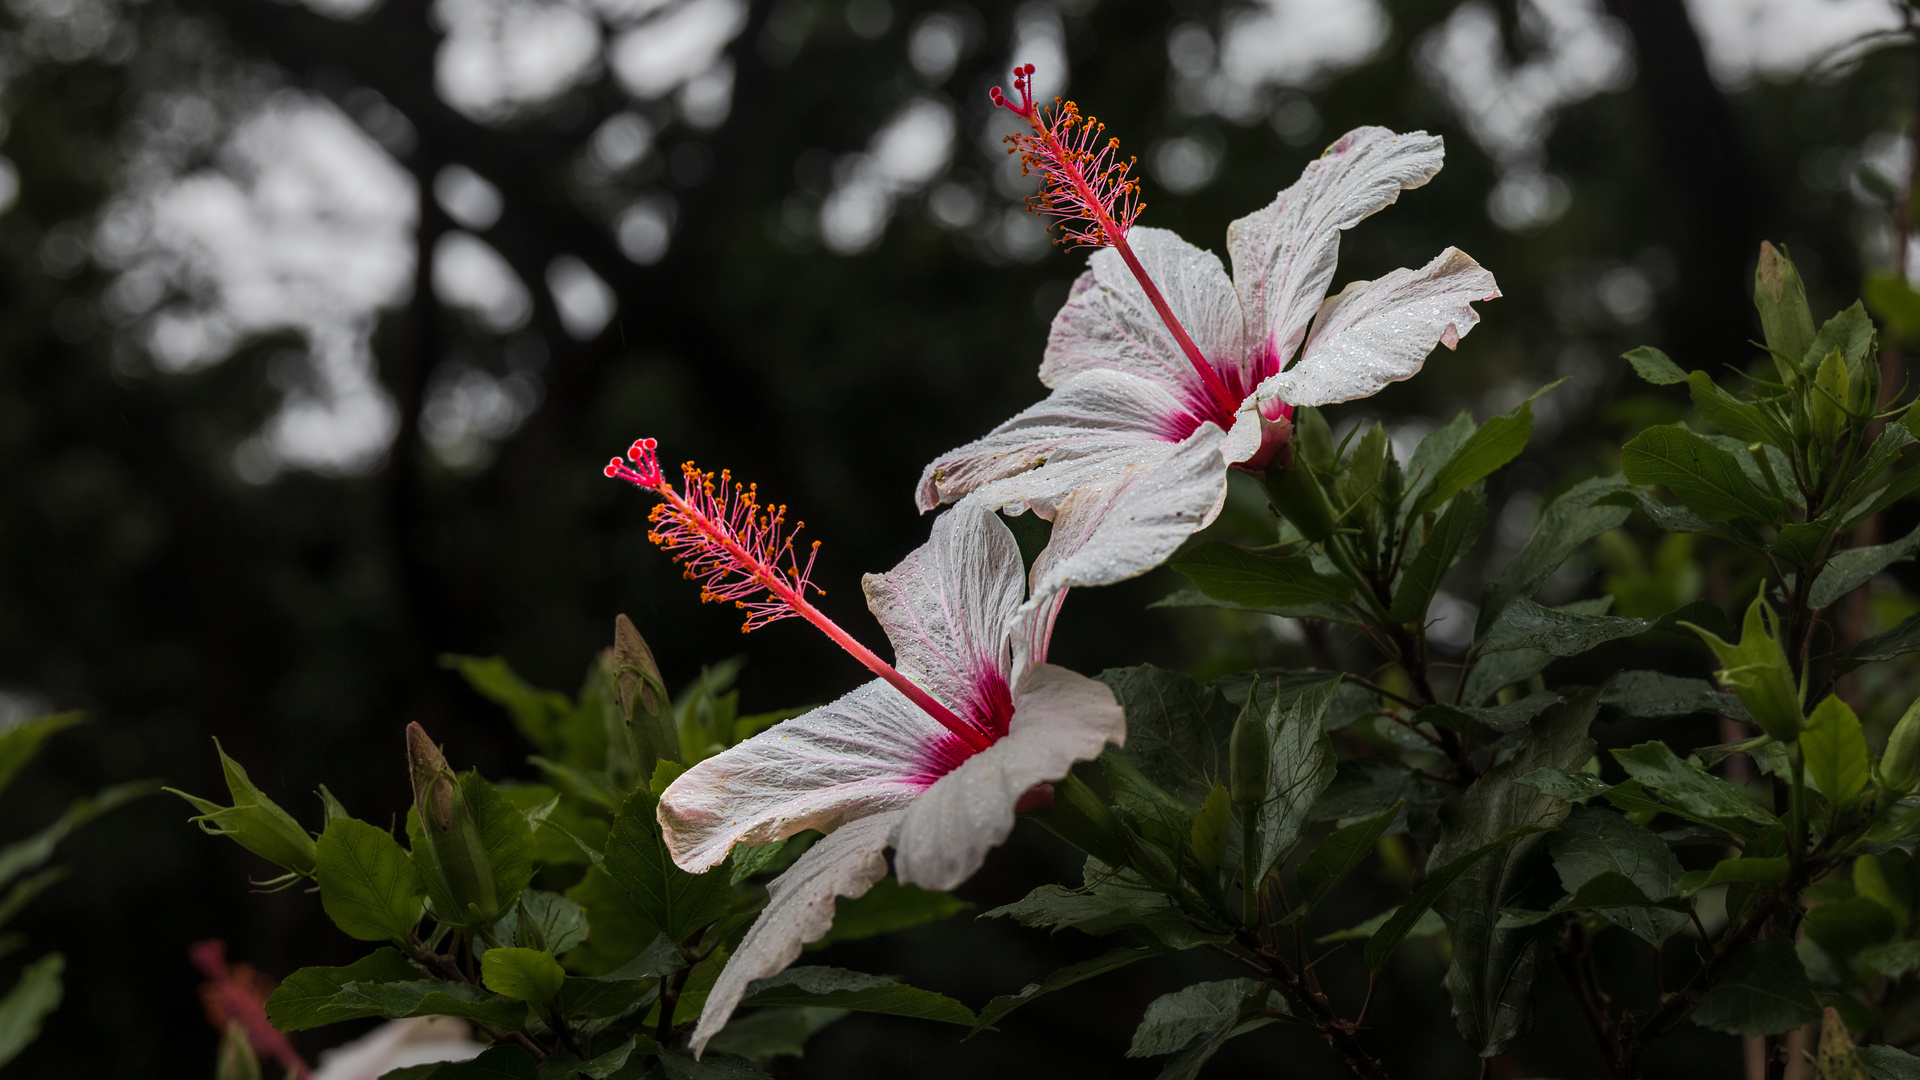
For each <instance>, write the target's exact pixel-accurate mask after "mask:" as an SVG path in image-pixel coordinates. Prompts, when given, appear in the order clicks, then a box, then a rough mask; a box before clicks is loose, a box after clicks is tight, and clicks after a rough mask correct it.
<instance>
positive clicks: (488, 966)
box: [480, 948, 567, 1005]
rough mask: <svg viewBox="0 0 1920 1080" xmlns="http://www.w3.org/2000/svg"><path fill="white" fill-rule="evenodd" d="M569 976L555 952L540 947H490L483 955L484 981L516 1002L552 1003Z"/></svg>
mask: <svg viewBox="0 0 1920 1080" xmlns="http://www.w3.org/2000/svg"><path fill="white" fill-rule="evenodd" d="M566 978H567V973H566V972H565V971H563V970H561V967H560V962H559V961H558V960H555V959H554V958H553V954H552V953H548V952H543V951H541V950H539V949H521V948H500V949H488V950H487V953H486V955H485V956H482V957H481V958H480V981H481V982H482V983H484V984H485V985H486V988H487V989H489V990H491V991H493V992H494V993H496V994H499V995H500V996H501V997H508V998H512V999H513V1000H515V1001H529V1002H532V1003H534V1004H536V1005H545V1004H549V1003H551V1002H552V1001H553V1000H554V999H556V998H558V997H559V996H560V986H561V984H562V983H563V982H565V981H566Z"/></svg>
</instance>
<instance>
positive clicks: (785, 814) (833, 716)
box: [659, 679, 953, 874]
mask: <svg viewBox="0 0 1920 1080" xmlns="http://www.w3.org/2000/svg"><path fill="white" fill-rule="evenodd" d="M952 739H953V736H952V735H951V734H950V733H948V731H947V730H946V729H945V728H943V727H941V726H940V725H939V724H938V723H936V722H935V721H934V720H933V719H932V718H931V717H929V716H927V714H926V713H924V712H921V711H920V708H919V706H917V705H915V704H913V703H912V702H910V701H908V700H907V699H906V697H905V696H903V695H902V694H901V693H900V692H899V691H898V690H895V689H894V688H893V687H891V686H888V685H887V684H886V683H884V682H882V681H880V680H878V679H875V680H874V681H873V682H870V683H867V684H866V685H865V686H862V687H860V688H859V689H857V690H855V691H853V692H852V693H850V694H847V695H846V696H844V697H842V698H840V700H838V701H835V702H834V703H833V704H831V705H823V706H821V707H820V708H818V709H814V710H812V711H811V712H808V713H806V714H804V715H802V716H797V717H795V718H793V719H791V720H785V721H782V722H781V723H779V724H776V725H774V726H773V727H770V728H768V729H767V730H765V731H763V732H761V733H760V734H758V735H755V736H754V737H753V738H751V739H748V740H747V741H746V742H743V743H740V744H739V745H737V746H734V747H732V748H731V749H729V750H726V751H725V752H723V753H720V754H716V755H714V756H713V757H710V758H708V759H707V760H705V761H702V762H701V763H699V764H698V765H695V766H694V767H693V768H691V769H688V770H687V771H686V772H685V773H682V774H681V776H680V778H679V779H678V780H675V781H674V782H673V783H672V785H670V786H669V787H668V788H667V790H666V792H665V793H664V794H663V795H661V797H660V812H659V813H660V826H661V828H662V829H663V830H664V831H665V833H666V840H667V850H668V851H669V852H670V853H672V855H673V861H674V862H675V863H676V864H678V865H679V867H680V868H681V869H683V870H686V871H687V872H689V873H694V874H698V873H704V872H705V871H707V870H710V869H712V868H713V867H715V866H718V865H719V864H720V862H721V860H723V859H725V858H726V857H727V852H728V851H730V850H732V848H733V846H734V845H735V844H739V843H748V844H771V843H773V842H774V841H776V840H784V839H786V838H787V837H789V836H792V835H793V834H794V833H797V832H800V831H801V830H803V829H820V830H822V831H823V832H831V831H833V830H834V829H837V828H839V827H840V826H842V825H844V824H846V823H847V822H850V821H855V820H858V819H860V818H864V817H868V816H871V815H873V814H878V813H882V812H885V811H887V810H894V809H898V808H900V807H902V806H905V805H906V804H907V803H909V802H911V801H913V799H914V797H915V796H916V795H918V794H919V793H920V792H921V791H922V790H923V789H924V788H926V786H927V785H928V784H929V783H931V782H932V781H933V778H934V777H936V776H939V775H940V774H941V773H942V772H944V771H945V765H944V764H942V763H941V761H940V757H941V750H942V748H943V747H945V746H947V745H948V743H949V741H950V740H952Z"/></svg>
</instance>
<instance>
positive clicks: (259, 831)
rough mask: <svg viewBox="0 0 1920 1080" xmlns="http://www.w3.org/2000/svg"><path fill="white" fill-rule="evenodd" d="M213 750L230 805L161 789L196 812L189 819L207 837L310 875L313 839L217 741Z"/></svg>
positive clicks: (299, 872)
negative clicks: (224, 839)
mask: <svg viewBox="0 0 1920 1080" xmlns="http://www.w3.org/2000/svg"><path fill="white" fill-rule="evenodd" d="M213 749H214V752H215V753H217V754H219V755H220V768H221V770H222V771H223V772H224V773H225V775H226V778H227V791H228V793H229V795H230V796H231V797H232V799H233V805H232V806H221V805H219V804H218V803H213V802H209V801H207V800H206V799H201V798H197V797H195V796H192V795H189V794H187V793H186V792H184V791H178V790H176V789H174V788H165V789H163V790H166V791H170V792H172V793H173V794H175V795H178V796H180V797H181V798H182V799H185V800H187V802H189V803H191V804H192V805H193V808H194V809H196V810H198V811H200V816H198V817H195V818H191V819H190V820H191V821H192V822H193V823H194V824H195V825H198V826H200V831H202V832H204V833H206V834H207V835H208V836H228V837H232V838H233V841H234V842H235V843H237V844H239V845H240V846H241V847H243V848H246V849H247V850H248V851H251V852H253V853H254V854H255V855H258V856H260V857H261V858H263V859H265V860H267V861H268V862H270V863H274V864H276V865H279V866H283V867H285V868H287V869H288V870H291V871H293V872H294V873H296V874H311V873H313V860H314V847H313V837H312V836H310V835H308V833H307V830H305V829H303V828H301V827H300V823H299V822H297V821H295V820H293V815H291V814H289V813H287V812H286V811H285V810H282V809H280V806H279V804H278V803H275V802H274V801H273V800H272V799H269V798H267V796H266V794H265V793H264V792H262V791H261V790H260V789H259V788H258V787H255V786H254V783H253V781H252V780H251V779H249V778H248V777H247V770H245V769H243V768H241V767H240V763H239V762H237V761H235V760H233V759H232V758H230V757H228V756H227V752H226V751H225V750H223V749H221V748H220V740H218V739H215V740H214V741H213Z"/></svg>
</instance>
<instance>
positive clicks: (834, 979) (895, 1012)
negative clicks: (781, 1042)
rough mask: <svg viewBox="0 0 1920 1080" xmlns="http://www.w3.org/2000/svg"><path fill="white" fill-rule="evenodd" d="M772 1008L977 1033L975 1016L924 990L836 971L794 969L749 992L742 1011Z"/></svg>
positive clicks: (758, 982) (752, 985)
mask: <svg viewBox="0 0 1920 1080" xmlns="http://www.w3.org/2000/svg"><path fill="white" fill-rule="evenodd" d="M767 1005H787V1006H806V1007H809V1008H825V1009H848V1010H851V1011H853V1012H872V1013H886V1014H888V1015H891V1016H909V1017H913V1018H915V1019H918V1020H937V1021H939V1022H940V1023H943V1024H959V1025H961V1026H962V1027H969V1028H970V1027H972V1026H973V1022H974V1017H973V1011H972V1010H971V1009H968V1008H967V1007H966V1006H965V1005H962V1004H960V1003H959V1002H957V1001H955V1000H953V999H952V998H950V997H947V996H946V995H944V994H936V993H934V992H933V991H931V990H921V989H919V988H918V987H913V986H908V985H906V984H905V983H900V982H895V981H894V980H892V979H887V978H883V977H881V976H879V975H866V974H862V973H861V972H858V971H847V970H845V969H843V968H832V967H794V968H788V969H787V970H785V971H783V972H781V973H780V974H778V975H775V976H773V977H771V978H766V979H758V980H756V981H754V982H753V983H750V984H749V985H748V987H747V996H746V997H745V998H744V999H743V1000H742V1001H741V1002H740V1006H741V1007H742V1008H757V1007H760V1006H767Z"/></svg>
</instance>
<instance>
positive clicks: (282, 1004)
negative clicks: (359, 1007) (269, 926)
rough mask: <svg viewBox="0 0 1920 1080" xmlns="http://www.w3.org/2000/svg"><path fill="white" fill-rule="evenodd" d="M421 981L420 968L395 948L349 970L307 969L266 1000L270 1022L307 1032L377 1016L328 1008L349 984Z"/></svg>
mask: <svg viewBox="0 0 1920 1080" xmlns="http://www.w3.org/2000/svg"><path fill="white" fill-rule="evenodd" d="M418 978H420V971H419V969H418V968H415V967H414V966H413V965H412V964H409V963H407V959H406V957H404V956H402V955H400V950H398V949H395V948H392V947H388V948H384V949H379V950H377V951H375V952H374V953H373V955H371V956H366V957H362V958H361V959H359V960H356V961H354V962H353V963H351V964H348V965H347V966H346V967H304V968H301V969H300V970H298V971H296V972H294V973H293V974H291V975H289V976H287V978H286V981H284V982H282V983H281V984H280V986H279V989H277V990H275V991H274V992H273V996H272V997H269V998H268V999H267V1019H268V1020H269V1021H270V1022H272V1024H273V1026H274V1027H276V1028H278V1029H280V1030H281V1031H305V1030H307V1029H308V1028H316V1027H319V1026H321V1025H322V1024H332V1023H336V1022H338V1021H341V1020H357V1019H360V1018H361V1017H364V1016H377V1015H379V1010H378V1009H374V1008H368V1009H365V1010H363V1011H358V1012H349V1011H340V1010H334V1009H331V1008H329V1006H330V1004H331V1003H332V1001H333V999H334V998H335V997H336V996H337V995H338V994H339V993H340V989H341V987H344V986H346V985H347V984H348V983H398V982H411V981H413V980H416V979H418Z"/></svg>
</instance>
